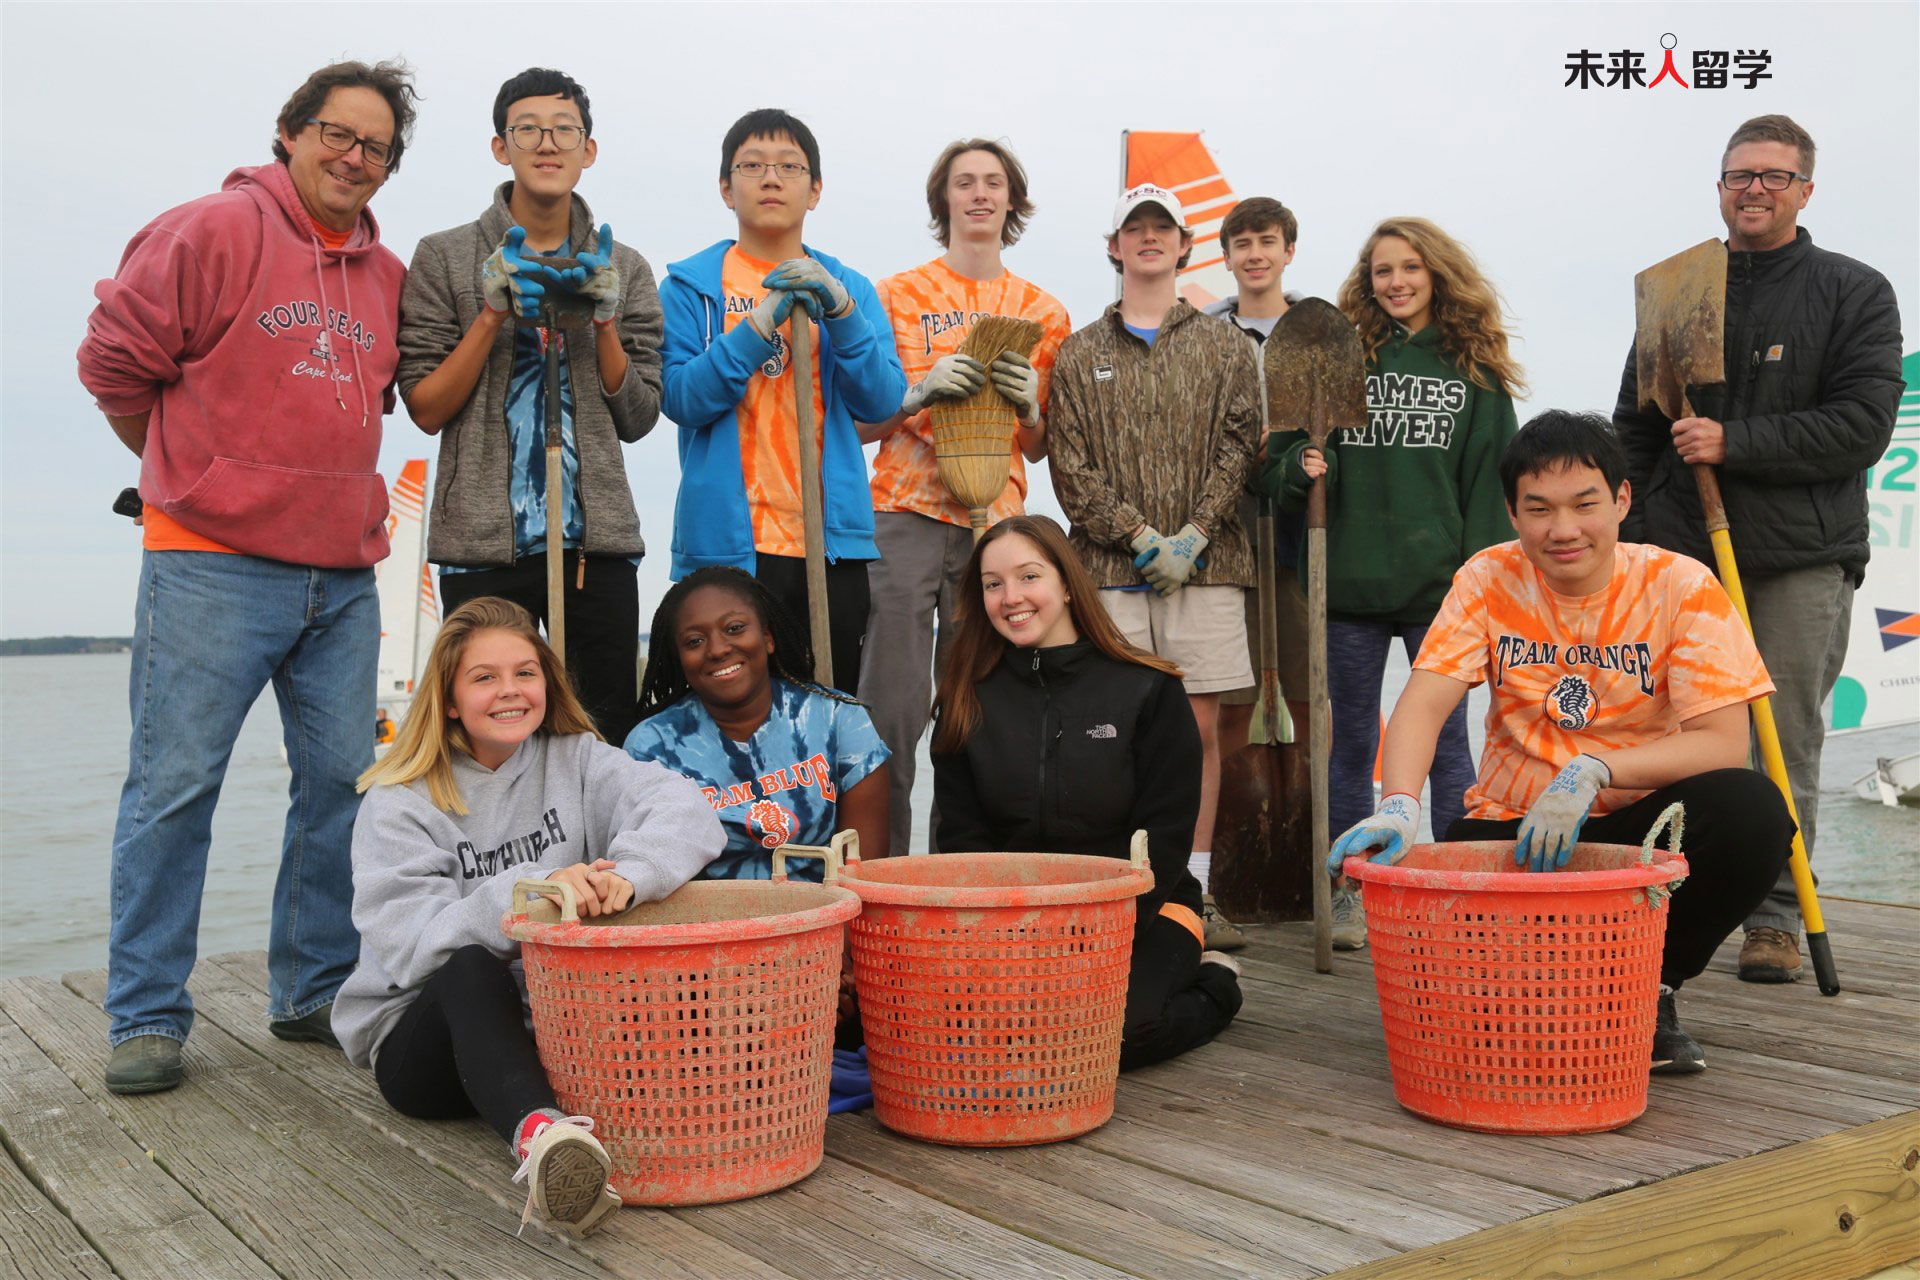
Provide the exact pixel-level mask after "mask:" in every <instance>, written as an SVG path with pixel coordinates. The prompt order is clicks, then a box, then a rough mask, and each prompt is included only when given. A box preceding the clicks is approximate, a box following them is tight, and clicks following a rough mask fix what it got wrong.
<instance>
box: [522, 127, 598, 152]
mask: <svg viewBox="0 0 1920 1280" xmlns="http://www.w3.org/2000/svg"><path fill="white" fill-rule="evenodd" d="M507 136H508V137H509V138H512V139H513V145H514V146H516V147H518V148H520V149H521V150H522V151H537V150H539V149H540V143H541V141H542V139H543V137H544V138H552V139H553V149H554V150H555V151H578V150H579V149H580V144H581V143H583V142H585V141H586V140H587V131H586V130H585V129H582V128H581V127H580V126H579V125H577V124H556V125H553V126H552V127H551V128H549V127H546V126H543V125H537V124H516V125H514V126H513V127H512V128H510V129H508V130H507Z"/></svg>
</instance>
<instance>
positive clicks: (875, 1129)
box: [827, 1114, 1391, 1280]
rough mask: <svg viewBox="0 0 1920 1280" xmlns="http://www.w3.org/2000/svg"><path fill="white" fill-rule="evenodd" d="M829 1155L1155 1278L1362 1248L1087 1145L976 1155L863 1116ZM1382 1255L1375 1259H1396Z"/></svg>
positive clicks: (1294, 1272) (1311, 1264)
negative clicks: (909, 1137)
mask: <svg viewBox="0 0 1920 1280" xmlns="http://www.w3.org/2000/svg"><path fill="white" fill-rule="evenodd" d="M827 1148H828V1150H830V1151H832V1152H833V1153H834V1154H835V1155H837V1156H839V1157H840V1158H842V1159H844V1160H847V1161H849V1162H851V1163H854V1164H857V1165H859V1166H860V1167H861V1168H863V1169H866V1170H867V1171H869V1172H871V1173H874V1174H876V1175H879V1176H883V1177H890V1178H893V1179H895V1180H896V1181H900V1182H903V1183H905V1184H906V1185H908V1186H911V1187H913V1188H914V1189H916V1190H918V1191H920V1192H921V1193H922V1194H925V1195H929V1196H933V1197H936V1198H938V1199H941V1200H944V1201H946V1202H947V1203H948V1204H951V1205H953V1206H955V1207H956V1208H960V1209H964V1210H966V1211H968V1212H970V1213H975V1214H979V1215H981V1216H984V1217H987V1218H990V1219H992V1220H993V1221H995V1222H999V1223H1002V1224H1004V1225H1015V1224H1018V1225H1019V1227H1020V1229H1021V1230H1022V1231H1026V1232H1035V1233H1038V1234H1040V1235H1043V1236H1044V1237H1046V1238H1047V1239H1050V1240H1053V1241H1056V1242H1058V1243H1060V1244H1062V1245H1064V1246H1065V1247H1067V1248H1070V1249H1072V1250H1074V1251H1075V1252H1077V1253H1081V1254H1084V1255H1086V1256H1087V1257H1090V1258H1094V1259H1096V1260H1099V1261H1102V1262H1105V1263H1107V1264H1108V1265H1109V1266H1114V1267H1118V1268H1122V1269H1129V1268H1130V1269H1137V1270H1138V1271H1139V1272H1141V1273H1142V1274H1146V1275H1166V1276H1188V1277H1193V1278H1194V1280H1204V1278H1207V1277H1214V1278H1217V1280H1227V1278H1229V1277H1277V1276H1317V1275H1322V1274H1324V1273H1325V1272H1326V1271H1328V1270H1332V1269H1336V1268H1338V1267H1342V1266H1346V1265H1348V1264H1350V1263H1351V1262H1352V1261H1353V1260H1354V1254H1355V1251H1356V1244H1357V1243H1358V1242H1359V1238H1358V1237H1354V1236H1350V1235H1347V1234H1345V1233H1343V1232H1340V1231H1336V1230H1334V1229H1332V1228H1330V1227H1326V1226H1324V1225H1322V1224H1321V1223H1318V1222H1313V1221H1310V1220H1308V1219H1305V1218H1297V1217H1294V1216H1292V1215H1290V1214H1284V1213H1281V1212H1279V1211H1277V1210H1274V1209H1271V1208H1268V1207H1267V1206H1265V1205H1258V1204H1253V1203H1251V1202H1249V1201H1246V1200H1242V1199H1239V1198H1237V1197H1234V1196H1231V1195H1229V1194H1227V1193H1226V1192H1222V1191H1217V1190H1214V1189H1212V1188H1206V1187H1199V1186H1195V1185H1193V1184H1191V1183H1183V1182H1179V1181H1177V1180H1175V1179H1172V1178H1169V1177H1168V1176H1167V1175H1165V1174H1162V1173H1161V1172H1159V1171H1158V1170H1156V1169H1151V1168H1148V1167H1146V1166H1143V1165H1138V1164H1133V1163H1130V1162H1128V1161H1124V1160H1115V1159H1111V1158H1109V1157H1106V1156H1104V1155H1102V1154H1101V1153H1100V1152H1097V1151H1094V1150H1092V1149H1090V1148H1088V1147H1087V1146H1085V1145H1084V1144H1082V1143H1060V1144H1048V1145H1046V1146H1039V1147H1023V1148H1008V1149H1004V1150H978V1149H969V1148H962V1147H943V1146H938V1145H935V1144H932V1143H912V1142H904V1141H902V1140H901V1139H899V1138H898V1137H895V1136H894V1135H892V1134H890V1133H888V1132H887V1130H885V1129H883V1128H882V1127H881V1126H880V1125H879V1123H878V1122H877V1121H875V1120H874V1119H873V1117H872V1116H871V1114H861V1115H848V1116H839V1117H835V1118H834V1119H833V1120H832V1121H831V1122H830V1123H829V1125H828V1129H827ZM1375 1247H1376V1249H1377V1256H1385V1255H1387V1254H1389V1253H1390V1252H1391V1250H1390V1249H1388V1248H1387V1246H1385V1245H1383V1244H1376V1246H1375Z"/></svg>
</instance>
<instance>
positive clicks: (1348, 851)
mask: <svg viewBox="0 0 1920 1280" xmlns="http://www.w3.org/2000/svg"><path fill="white" fill-rule="evenodd" d="M1419 832H1420V802H1419V801H1418V800H1416V799H1415V798H1414V797H1412V796H1410V795H1408V794H1407V793H1406V792H1404V791H1396V792H1394V793H1393V794H1392V795H1390V796H1382V797H1381V798H1380V807H1379V808H1378V809H1375V810H1374V811H1373V816H1372V817H1371V818H1363V819H1362V820H1361V821H1359V822H1356V823H1354V824H1353V825H1352V826H1351V827H1348V828H1347V829H1346V830H1345V831H1343V832H1341V834H1340V838H1339V839H1338V840H1335V841H1334V842H1333V848H1332V849H1330V850H1328V852H1327V874H1328V875H1330V876H1337V875H1340V874H1341V868H1342V867H1344V866H1345V865H1346V861H1347V859H1348V858H1352V857H1366V855H1367V853H1368V852H1369V851H1371V850H1374V849H1378V850H1379V851H1380V852H1378V853H1376V854H1374V855H1373V857H1371V858H1368V859H1367V860H1368V861H1369V862H1384V863H1387V864H1388V865H1389V866H1391V865H1392V864H1393V863H1396V862H1398V861H1400V859H1402V858H1404V857H1406V856H1407V850H1409V849H1411V848H1413V842H1414V840H1415V839H1417V838H1418V836H1419Z"/></svg>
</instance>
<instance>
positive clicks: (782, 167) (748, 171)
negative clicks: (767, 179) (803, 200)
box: [733, 160, 810, 182]
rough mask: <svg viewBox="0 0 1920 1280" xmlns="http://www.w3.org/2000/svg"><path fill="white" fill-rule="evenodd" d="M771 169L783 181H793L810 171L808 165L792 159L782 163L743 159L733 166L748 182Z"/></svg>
mask: <svg viewBox="0 0 1920 1280" xmlns="http://www.w3.org/2000/svg"><path fill="white" fill-rule="evenodd" d="M769 169H771V170H773V174H774V176H775V177H776V178H778V179H780V181H782V182H791V181H793V180H794V179H795V178H804V177H806V176H807V174H808V173H809V172H810V170H809V169H808V168H807V166H805V165H803V164H795V163H794V162H793V161H791V160H786V161H782V162H781V163H780V164H762V163H761V162H760V161H758V160H742V161H741V162H740V163H739V164H736V165H734V166H733V171H734V172H735V173H737V174H739V175H740V176H741V177H743V178H745V179H746V180H747V181H748V182H752V181H754V180H755V179H757V178H759V177H760V176H761V175H763V174H765V173H766V172H767V170H769Z"/></svg>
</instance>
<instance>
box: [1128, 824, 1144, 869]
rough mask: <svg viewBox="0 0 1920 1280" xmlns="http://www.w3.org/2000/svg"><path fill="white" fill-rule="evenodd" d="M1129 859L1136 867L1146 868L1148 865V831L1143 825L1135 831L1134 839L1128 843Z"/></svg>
mask: <svg viewBox="0 0 1920 1280" xmlns="http://www.w3.org/2000/svg"><path fill="white" fill-rule="evenodd" d="M1127 860H1128V861H1129V862H1131V863H1132V864H1133V865H1134V866H1135V867H1138V868H1139V869H1141V870H1143V871H1144V870H1145V869H1146V866H1147V832H1146V829H1145V828H1144V827H1143V828H1142V829H1140V830H1139V831H1136V832H1134V833H1133V839H1132V840H1131V841H1129V842H1128V843H1127Z"/></svg>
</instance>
